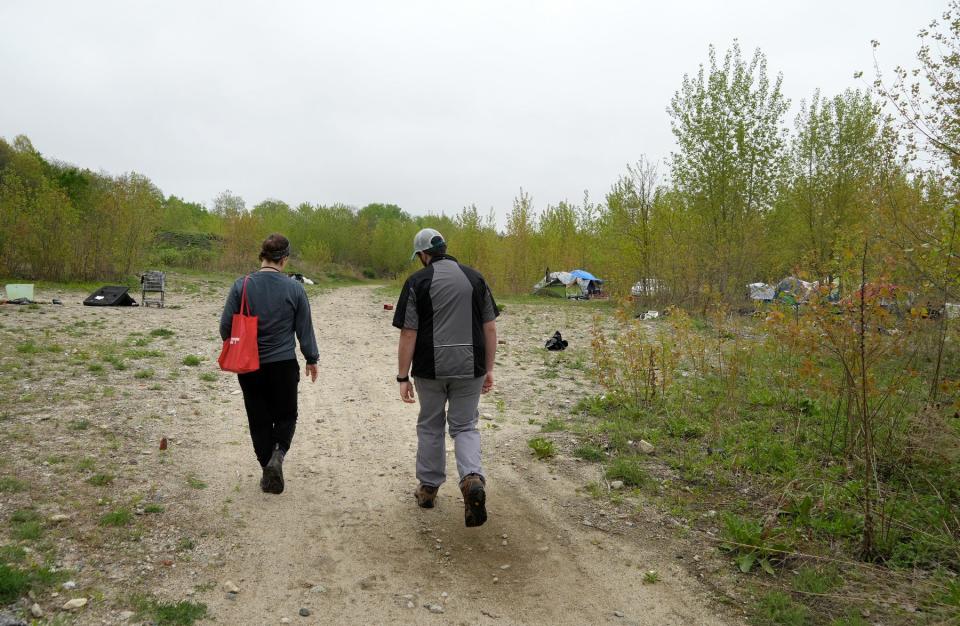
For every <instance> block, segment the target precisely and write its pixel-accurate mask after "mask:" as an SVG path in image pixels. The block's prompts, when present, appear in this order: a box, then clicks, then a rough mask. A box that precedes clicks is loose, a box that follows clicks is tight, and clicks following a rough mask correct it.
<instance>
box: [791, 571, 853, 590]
mask: <svg viewBox="0 0 960 626" xmlns="http://www.w3.org/2000/svg"><path fill="white" fill-rule="evenodd" d="M842 584H843V580H842V579H841V578H840V575H839V574H838V573H837V570H836V568H834V567H824V568H821V569H817V568H814V567H801V568H800V569H799V570H797V574H796V576H794V578H793V588H794V589H796V590H797V591H803V592H805V593H816V594H820V595H822V594H825V593H830V592H832V591H834V590H835V589H837V588H838V587H840V586H841V585H842Z"/></svg>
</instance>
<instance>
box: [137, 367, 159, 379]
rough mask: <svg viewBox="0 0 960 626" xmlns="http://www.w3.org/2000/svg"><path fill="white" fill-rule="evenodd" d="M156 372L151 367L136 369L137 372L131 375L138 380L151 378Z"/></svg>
mask: <svg viewBox="0 0 960 626" xmlns="http://www.w3.org/2000/svg"><path fill="white" fill-rule="evenodd" d="M155 374H156V372H154V371H153V370H152V369H149V368H148V369H144V370H137V373H136V374H134V375H133V377H134V378H137V379H140V380H146V379H147V378H153V377H154V375H155Z"/></svg>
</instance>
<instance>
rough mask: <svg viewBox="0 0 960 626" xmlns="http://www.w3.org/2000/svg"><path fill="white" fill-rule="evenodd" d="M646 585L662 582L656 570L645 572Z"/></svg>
mask: <svg viewBox="0 0 960 626" xmlns="http://www.w3.org/2000/svg"><path fill="white" fill-rule="evenodd" d="M642 582H643V584H644V585H655V584H657V583H658V582H660V574H659V573H658V572H657V571H656V570H652V569H651V570H647V571H646V572H644V573H643V581H642Z"/></svg>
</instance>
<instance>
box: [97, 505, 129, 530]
mask: <svg viewBox="0 0 960 626" xmlns="http://www.w3.org/2000/svg"><path fill="white" fill-rule="evenodd" d="M131 521H133V513H131V512H130V509H126V508H119V509H115V510H113V511H110V512H109V513H104V514H103V515H101V516H100V525H101V526H111V527H114V528H119V527H121V526H126V525H127V524H129V523H130V522H131Z"/></svg>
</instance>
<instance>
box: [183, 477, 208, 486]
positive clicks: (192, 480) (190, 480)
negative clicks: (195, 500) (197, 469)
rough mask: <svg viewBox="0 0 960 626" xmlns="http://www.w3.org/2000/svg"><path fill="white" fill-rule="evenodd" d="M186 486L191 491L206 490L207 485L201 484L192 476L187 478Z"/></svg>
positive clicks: (200, 481)
mask: <svg viewBox="0 0 960 626" xmlns="http://www.w3.org/2000/svg"><path fill="white" fill-rule="evenodd" d="M187 484H188V485H189V486H190V487H191V488H193V489H206V488H207V483H205V482H203V481H202V480H200V479H199V478H197V477H196V476H194V475H193V474H189V475H188V476H187Z"/></svg>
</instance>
